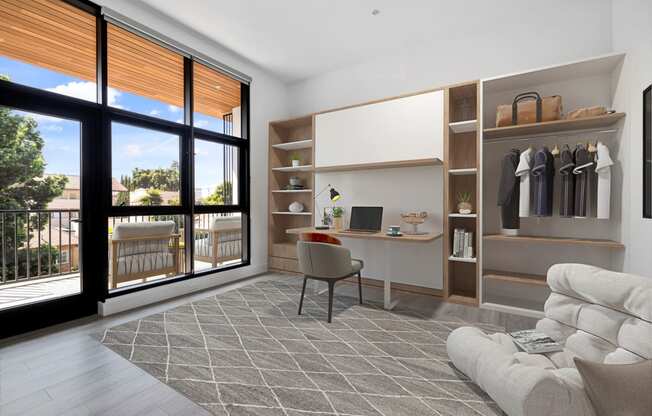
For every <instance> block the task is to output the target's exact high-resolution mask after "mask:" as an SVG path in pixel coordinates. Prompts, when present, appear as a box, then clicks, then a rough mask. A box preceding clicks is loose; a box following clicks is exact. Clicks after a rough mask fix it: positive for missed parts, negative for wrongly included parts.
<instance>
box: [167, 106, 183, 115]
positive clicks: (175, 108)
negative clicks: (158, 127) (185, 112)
mask: <svg viewBox="0 0 652 416" xmlns="http://www.w3.org/2000/svg"><path fill="white" fill-rule="evenodd" d="M168 111H169V112H170V113H178V112H179V111H181V108H180V107H177V106H176V105H172V104H170V105H168Z"/></svg>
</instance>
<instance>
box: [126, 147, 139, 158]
mask: <svg viewBox="0 0 652 416" xmlns="http://www.w3.org/2000/svg"><path fill="white" fill-rule="evenodd" d="M125 151H126V153H127V156H129V157H135V156H140V155H141V154H142V153H143V149H142V147H141V146H140V145H138V144H128V145H126V146H125Z"/></svg>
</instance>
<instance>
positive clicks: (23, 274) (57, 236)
mask: <svg viewBox="0 0 652 416" xmlns="http://www.w3.org/2000/svg"><path fill="white" fill-rule="evenodd" d="M78 220H79V210H71V209H67V210H62V209H59V210H50V209H40V210H0V285H3V284H7V283H17V282H21V281H27V280H36V279H42V278H46V277H52V276H59V275H65V274H70V273H75V272H76V271H77V269H78V258H79V235H78V231H77V230H78V227H77V224H78V223H77V221H78Z"/></svg>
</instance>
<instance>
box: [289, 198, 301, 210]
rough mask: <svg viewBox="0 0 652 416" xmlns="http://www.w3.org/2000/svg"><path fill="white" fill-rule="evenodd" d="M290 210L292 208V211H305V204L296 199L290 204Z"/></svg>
mask: <svg viewBox="0 0 652 416" xmlns="http://www.w3.org/2000/svg"><path fill="white" fill-rule="evenodd" d="M288 210H290V212H303V204H302V203H301V202H298V201H294V202H293V203H291V204H290V206H289V207H288Z"/></svg>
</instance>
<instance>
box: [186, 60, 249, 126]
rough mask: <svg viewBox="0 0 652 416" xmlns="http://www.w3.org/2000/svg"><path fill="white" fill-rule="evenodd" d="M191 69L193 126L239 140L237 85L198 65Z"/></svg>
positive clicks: (238, 95) (238, 92) (227, 78)
mask: <svg viewBox="0 0 652 416" xmlns="http://www.w3.org/2000/svg"><path fill="white" fill-rule="evenodd" d="M193 68H194V69H193V82H194V84H193V97H194V99H195V100H194V110H195V112H194V114H193V115H194V126H195V127H198V128H202V129H205V130H211V131H216V132H218V133H223V134H227V135H229V136H234V137H242V135H241V132H240V123H241V120H242V119H241V107H240V94H241V92H240V82H239V81H236V80H234V79H233V78H230V77H228V76H226V75H224V74H222V73H221V72H218V71H216V70H214V69H212V68H209V67H207V66H206V65H202V64H201V63H199V62H195V63H194V65H193Z"/></svg>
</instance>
